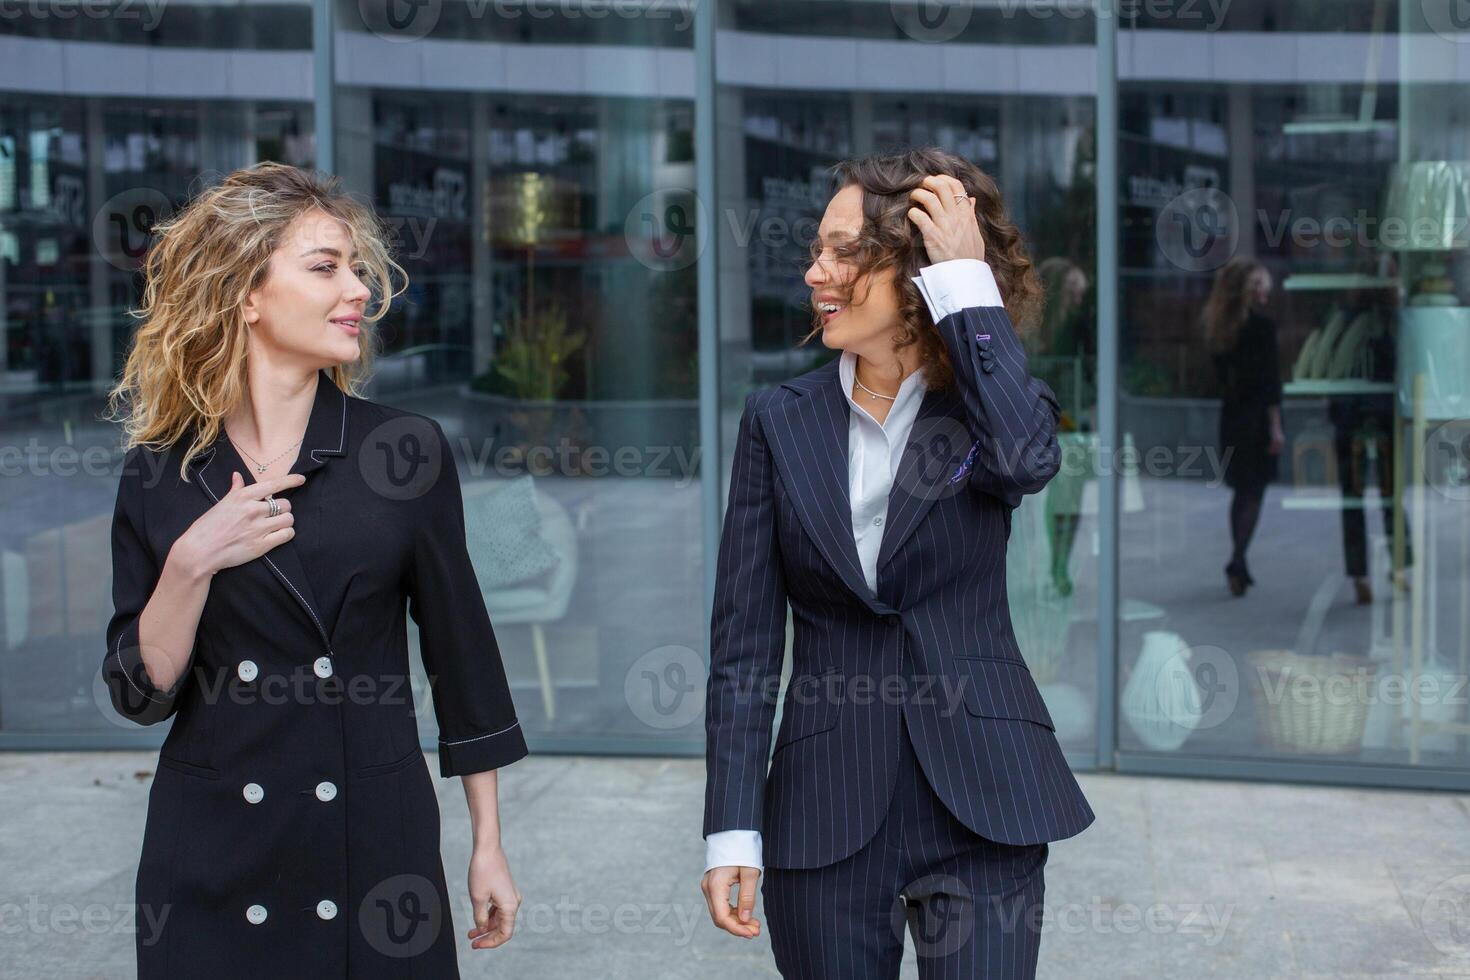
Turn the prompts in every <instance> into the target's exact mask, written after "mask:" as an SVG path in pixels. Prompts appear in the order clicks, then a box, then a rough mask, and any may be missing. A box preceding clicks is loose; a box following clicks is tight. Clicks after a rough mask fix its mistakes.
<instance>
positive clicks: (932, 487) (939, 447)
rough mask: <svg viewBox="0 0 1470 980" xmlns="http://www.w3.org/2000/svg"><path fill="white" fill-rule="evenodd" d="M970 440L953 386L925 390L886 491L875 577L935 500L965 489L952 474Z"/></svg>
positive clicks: (966, 452) (962, 407)
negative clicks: (951, 387) (884, 519)
mask: <svg viewBox="0 0 1470 980" xmlns="http://www.w3.org/2000/svg"><path fill="white" fill-rule="evenodd" d="M972 445H973V441H972V439H971V436H970V431H969V428H968V426H967V425H966V424H965V406H964V403H963V402H961V401H960V399H959V398H958V396H957V395H956V394H955V393H954V391H953V390H952V389H949V388H945V389H941V390H938V391H932V390H931V391H927V392H925V393H924V400H923V402H921V403H920V405H919V414H918V415H917V416H915V417H914V425H913V428H912V429H911V430H910V431H909V437H908V442H907V444H906V445H905V446H904V452H903V455H902V456H901V457H899V462H898V472H897V473H896V474H895V475H894V477H893V486H892V488H891V489H890V490H889V492H888V520H887V526H886V527H885V528H884V529H883V543H882V545H881V546H880V547H879V549H878V572H879V574H880V580H881V574H882V571H883V566H884V565H886V564H887V563H888V560H889V559H890V558H892V557H893V556H894V554H895V553H897V551H898V549H899V548H900V547H902V546H903V543H904V542H905V541H907V540H908V538H909V535H911V534H913V533H914V530H915V529H916V528H917V527H918V526H919V524H920V523H921V522H922V521H923V520H924V516H925V515H926V514H928V513H929V508H931V507H933V506H934V502H935V501H937V500H938V499H939V498H940V497H945V496H949V495H950V494H953V493H957V492H959V491H960V490H962V489H963V488H964V483H963V481H962V480H961V481H956V480H954V479H953V477H954V476H955V474H956V472H957V470H959V468H960V467H962V466H963V465H964V462H965V459H966V457H967V455H968V454H969V451H970V448H971V446H972Z"/></svg>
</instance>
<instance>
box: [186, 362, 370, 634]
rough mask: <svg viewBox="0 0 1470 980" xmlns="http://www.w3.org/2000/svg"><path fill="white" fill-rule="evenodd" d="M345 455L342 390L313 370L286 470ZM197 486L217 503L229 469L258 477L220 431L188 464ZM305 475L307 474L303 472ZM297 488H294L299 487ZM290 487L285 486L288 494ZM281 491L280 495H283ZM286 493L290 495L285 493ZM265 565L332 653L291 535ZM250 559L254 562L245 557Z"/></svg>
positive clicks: (225, 489)
mask: <svg viewBox="0 0 1470 980" xmlns="http://www.w3.org/2000/svg"><path fill="white" fill-rule="evenodd" d="M345 455H347V395H346V393H345V392H343V391H342V389H340V388H338V387H337V385H336V383H335V382H334V381H333V380H332V379H331V376H330V375H328V374H327V372H326V371H318V372H317V384H316V398H315V400H314V401H313V402H312V406H311V417H310V419H309V420H308V421H307V424H306V435H305V437H304V438H303V439H302V440H301V449H300V450H299V451H298V452H297V455H296V462H295V463H294V464H293V465H292V467H291V470H290V472H292V473H301V474H310V473H312V472H314V471H316V470H318V469H321V468H322V467H323V466H325V465H326V463H327V461H328V460H329V459H332V458H335V457H338V456H345ZM191 469H193V471H194V476H195V480H196V482H197V483H198V484H199V486H200V489H201V490H203V491H204V493H205V494H206V495H208V497H209V498H210V501H211V503H217V502H219V500H220V499H221V498H223V497H224V495H225V494H227V493H229V491H230V473H231V472H232V471H239V473H240V474H241V476H243V477H244V478H245V482H246V483H256V482H259V481H257V480H256V479H255V476H254V472H253V470H252V468H251V467H250V466H248V465H246V464H245V462H244V461H243V460H242V459H241V458H240V454H239V453H238V452H236V450H235V447H234V445H232V444H231V443H230V440H229V439H228V438H226V437H225V435H224V433H223V431H222V432H221V433H220V435H219V438H217V439H216V440H215V442H214V443H213V444H212V445H211V446H210V447H209V448H208V449H206V450H205V451H204V452H203V453H201V454H200V455H199V456H197V457H196V458H195V460H194V462H193V463H192V464H191ZM308 478H309V477H308ZM298 489H299V488H298ZM292 492H293V491H287V494H289V493H292ZM284 496H285V495H283V497H284ZM287 499H289V498H287ZM258 560H259V561H260V562H262V563H263V564H264V566H265V567H266V568H267V569H269V570H270V573H271V575H272V576H273V577H274V578H275V579H276V581H277V582H278V583H279V584H280V586H281V587H282V588H284V589H285V590H286V591H287V592H288V593H290V595H291V597H292V599H293V600H295V602H296V603H297V605H299V606H300V607H301V609H302V611H303V612H304V613H305V614H306V616H307V617H308V619H309V621H310V622H311V624H312V626H313V627H314V628H315V629H316V631H317V634H318V635H319V636H320V637H321V641H322V645H323V646H325V647H326V649H327V653H329V654H330V653H332V643H331V639H330V637H328V635H327V629H326V626H325V625H324V624H323V621H322V618H321V616H320V615H319V614H318V612H317V610H318V609H319V608H320V607H319V606H318V605H317V601H316V596H315V595H314V594H313V593H312V591H311V582H310V580H309V579H308V578H307V576H306V570H305V569H304V568H303V567H302V565H301V556H300V555H299V554H298V553H297V551H296V546H295V542H294V540H292V541H286V542H284V543H283V544H279V545H277V546H276V547H274V548H272V549H271V550H270V551H267V552H266V553H265V554H263V555H261V556H260V558H259V559H258ZM246 564H247V565H248V564H254V563H253V562H247V563H246Z"/></svg>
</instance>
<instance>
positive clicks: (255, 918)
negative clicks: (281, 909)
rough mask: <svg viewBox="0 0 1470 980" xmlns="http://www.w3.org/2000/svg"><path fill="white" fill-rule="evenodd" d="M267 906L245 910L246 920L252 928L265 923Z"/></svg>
mask: <svg viewBox="0 0 1470 980" xmlns="http://www.w3.org/2000/svg"><path fill="white" fill-rule="evenodd" d="M265 915H266V913H265V906H264V905H252V906H250V907H249V908H248V909H246V910H245V920H246V921H247V922H249V923H250V924H251V925H252V926H258V925H260V924H261V923H262V922H264V921H265Z"/></svg>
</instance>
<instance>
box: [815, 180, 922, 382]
mask: <svg viewBox="0 0 1470 980" xmlns="http://www.w3.org/2000/svg"><path fill="white" fill-rule="evenodd" d="M862 227H863V191H862V188H861V187H859V186H858V185H857V184H849V185H847V186H846V187H844V188H842V190H840V191H838V192H837V193H836V194H835V195H834V196H833V197H832V200H831V201H829V202H828V204H827V211H826V213H825V214H824V215H823V216H822V223H821V225H819V226H818V228H817V236H818V241H817V244H818V246H819V247H820V249H821V251H820V253H819V254H818V256H817V258H816V260H815V261H814V262H812V264H811V267H810V268H809V269H807V271H806V276H805V277H804V278H805V280H806V284H807V285H808V286H809V287H811V290H812V307H813V309H814V310H815V311H816V316H817V318H818V320H819V322H820V323H821V326H822V343H823V344H825V345H826V346H828V347H830V348H833V349H836V350H850V351H854V352H856V353H859V354H863V355H864V356H866V357H869V358H871V359H874V360H876V359H878V358H881V357H884V356H885V355H886V356H890V357H891V351H892V343H891V339H890V338H891V336H892V332H893V327H894V324H896V323H898V322H899V320H900V318H901V313H900V309H899V291H898V287H897V285H896V284H895V282H894V271H893V270H892V269H885V270H881V271H879V272H874V273H869V274H867V275H863V276H857V275H856V273H857V269H856V267H855V266H854V264H853V263H852V261H851V260H850V259H847V258H844V257H843V256H840V255H838V254H836V253H835V252H834V247H835V246H839V245H842V244H845V243H850V242H851V241H852V240H853V239H854V238H856V237H857V235H858V233H859V232H860V231H861V230H862Z"/></svg>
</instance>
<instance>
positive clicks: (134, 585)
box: [102, 446, 190, 725]
mask: <svg viewBox="0 0 1470 980" xmlns="http://www.w3.org/2000/svg"><path fill="white" fill-rule="evenodd" d="M143 451H144V450H143V449H142V448H141V447H137V446H135V447H133V448H132V449H130V450H129V451H128V453H127V455H126V456H125V457H124V458H123V472H122V478H121V479H120V480H119V481H118V485H117V502H116V504H115V506H114V507H113V512H112V608H113V613H112V619H111V621H110V622H109V623H108V624H107V652H106V654H105V656H104V657H103V660H102V678H103V681H104V683H106V685H107V691H108V694H109V695H110V697H111V699H112V706H113V708H115V709H116V710H117V713H118V714H120V715H122V716H123V717H124V718H127V719H128V720H130V721H135V722H137V723H138V724H140V725H153V724H156V723H158V722H160V721H163V720H165V719H167V718H169V717H170V716H172V715H173V713H174V712H175V711H177V710H178V706H179V695H180V693H181V692H182V691H183V689H184V686H185V685H186V684H187V682H188V679H189V674H190V672H189V671H188V670H185V671H184V672H183V674H181V675H180V676H179V679H178V680H177V681H176V682H175V683H174V686H173V687H172V688H169V689H167V690H165V689H163V688H160V687H158V686H156V685H155V684H154V683H153V682H152V681H151V680H150V679H149V677H148V670H147V668H146V667H145V666H144V664H143V649H142V641H141V640H140V638H139V636H138V620H139V618H140V617H141V616H142V615H143V609H144V607H146V606H147V605H148V600H149V599H151V598H152V597H153V590H154V588H156V587H157V585H158V579H159V577H160V576H161V575H162V573H163V568H162V565H161V563H160V562H159V561H158V559H157V557H156V556H155V555H154V553H153V550H152V548H151V547H150V546H149V544H148V538H147V535H146V533H145V524H144V515H143V472H144V471H143V460H142V458H141V454H142V453H143Z"/></svg>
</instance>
